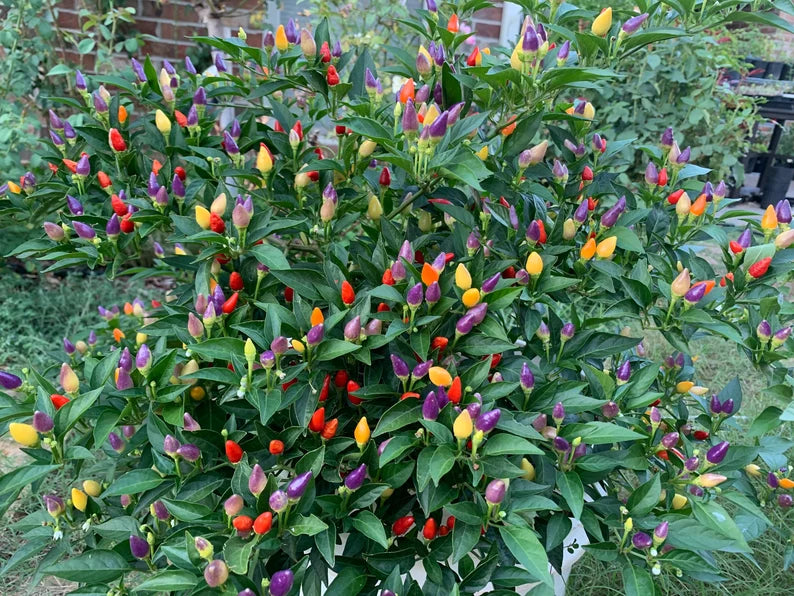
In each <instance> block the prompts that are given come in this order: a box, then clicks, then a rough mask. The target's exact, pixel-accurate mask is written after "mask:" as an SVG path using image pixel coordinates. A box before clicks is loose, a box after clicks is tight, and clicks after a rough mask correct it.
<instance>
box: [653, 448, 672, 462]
mask: <svg viewBox="0 0 794 596" xmlns="http://www.w3.org/2000/svg"><path fill="white" fill-rule="evenodd" d="M656 455H658V456H659V457H660V458H661V459H663V460H664V461H670V456H669V455H667V451H665V450H664V449H662V450H661V451H657V452H656Z"/></svg>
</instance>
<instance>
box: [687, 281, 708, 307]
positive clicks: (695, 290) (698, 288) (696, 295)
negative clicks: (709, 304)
mask: <svg viewBox="0 0 794 596" xmlns="http://www.w3.org/2000/svg"><path fill="white" fill-rule="evenodd" d="M705 295H706V284H704V283H697V284H695V285H694V286H692V287H691V288H689V290H688V291H687V293H686V294H684V300H685V301H686V302H687V303H688V304H690V305H693V304H697V303H698V302H700V300H701V299H702V298H703V296H705Z"/></svg>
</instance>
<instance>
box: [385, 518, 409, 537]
mask: <svg viewBox="0 0 794 596" xmlns="http://www.w3.org/2000/svg"><path fill="white" fill-rule="evenodd" d="M413 525H414V516H413V515H404V516H403V517H401V518H400V519H398V520H397V521H396V522H394V523H393V524H392V526H391V531H392V532H393V533H394V535H395V536H405V534H407V533H408V530H410V529H411V527H412V526H413Z"/></svg>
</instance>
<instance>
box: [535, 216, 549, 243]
mask: <svg viewBox="0 0 794 596" xmlns="http://www.w3.org/2000/svg"><path fill="white" fill-rule="evenodd" d="M537 222H538V227H539V228H540V238H538V242H539V243H540V244H546V239H547V236H546V226H545V225H543V220H542V219H539V220H537Z"/></svg>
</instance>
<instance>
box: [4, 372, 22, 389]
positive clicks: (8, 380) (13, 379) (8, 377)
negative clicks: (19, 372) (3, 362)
mask: <svg viewBox="0 0 794 596" xmlns="http://www.w3.org/2000/svg"><path fill="white" fill-rule="evenodd" d="M21 385H22V379H20V378H19V377H18V376H16V375H13V374H11V373H10V372H6V371H4V370H0V387H2V388H3V389H8V390H9V391H11V390H13V389H17V388H18V387H20V386H21Z"/></svg>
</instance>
